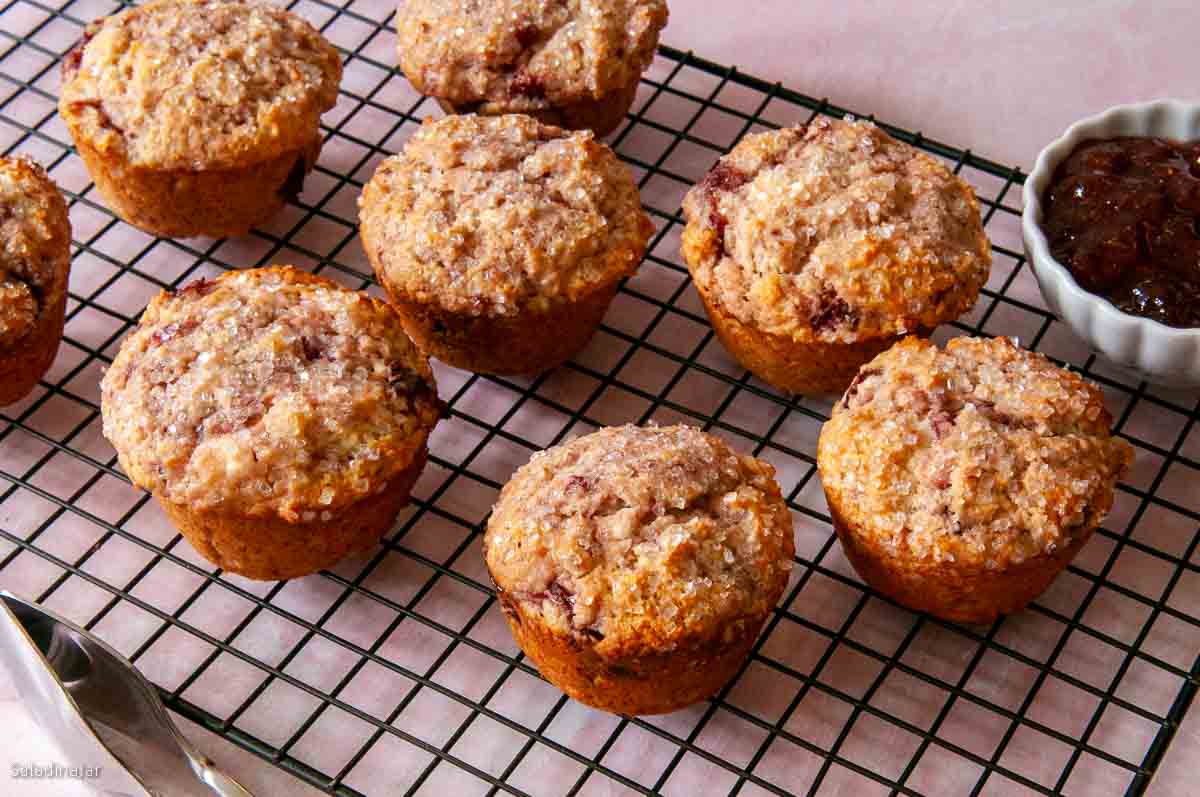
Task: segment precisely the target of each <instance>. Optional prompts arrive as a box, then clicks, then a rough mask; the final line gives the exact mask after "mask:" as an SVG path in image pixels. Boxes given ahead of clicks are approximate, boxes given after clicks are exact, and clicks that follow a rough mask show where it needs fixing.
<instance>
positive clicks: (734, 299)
mask: <svg viewBox="0 0 1200 797" xmlns="http://www.w3.org/2000/svg"><path fill="white" fill-rule="evenodd" d="M683 209H684V215H685V217H686V218H687V221H688V226H687V229H686V231H685V234H684V254H685V257H686V259H687V261H688V264H689V265H690V266H691V268H692V273H693V276H694V278H695V279H696V281H697V282H698V283H699V284H702V285H703V286H704V287H705V289H706V290H707V291H708V293H709V294H710V295H711V296H713V297H715V298H716V299H717V300H718V301H719V302H720V303H721V304H722V305H723V306H724V307H725V308H726V309H727V310H728V312H729V313H731V314H732V315H733V316H734V317H736V318H738V319H739V320H741V321H742V322H743V323H746V324H751V325H753V326H756V327H757V328H759V329H761V330H763V331H765V332H770V333H773V334H778V335H786V336H790V337H792V338H794V339H796V340H800V341H809V340H820V341H825V342H838V341H840V342H847V343H849V342H854V341H856V340H862V339H864V338H868V337H882V336H888V335H896V334H906V333H909V332H912V331H914V330H916V329H917V328H918V327H927V328H933V327H935V326H937V325H938V324H939V323H941V322H944V321H947V320H951V319H953V318H956V317H958V316H959V315H961V314H962V313H964V312H966V311H967V310H968V309H970V308H971V306H973V305H974V304H975V300H976V299H977V298H978V295H979V289H980V287H981V286H982V285H983V283H984V282H985V281H986V280H987V275H988V271H989V270H990V267H991V254H990V247H989V244H988V241H987V238H986V236H985V235H984V233H983V228H982V225H981V224H980V217H979V205H978V202H977V201H976V199H975V195H974V193H973V192H972V191H971V189H970V187H969V186H967V184H966V183H964V182H963V181H962V180H960V179H959V178H958V177H956V176H955V175H954V174H953V173H952V172H951V171H950V170H949V169H947V168H946V167H945V166H943V165H942V164H941V163H939V162H938V161H936V160H934V159H933V158H931V157H929V156H928V155H925V154H923V153H921V152H918V151H917V150H916V149H915V148H913V147H911V146H909V145H908V144H904V143H902V142H899V141H896V140H895V139H893V138H892V137H891V136H889V135H887V134H886V133H884V132H883V131H882V130H880V129H879V128H877V127H876V126H875V125H873V124H871V123H869V122H848V121H842V120H830V119H827V118H824V117H822V118H819V119H817V120H815V121H813V122H812V123H811V124H809V125H807V126H806V127H799V128H790V129H783V130H776V131H771V132H766V133H760V134H756V135H752V136H747V137H746V138H745V139H743V140H742V142H741V143H739V144H738V145H737V146H736V147H734V149H733V151H732V152H730V153H729V154H728V155H726V156H725V157H723V158H721V160H720V161H719V162H718V163H717V165H716V166H715V167H714V168H713V169H712V171H711V172H710V173H709V174H708V176H707V177H706V178H705V179H704V180H703V181H701V182H700V183H699V184H698V185H696V186H695V187H693V188H692V190H691V191H689V192H688V195H687V197H686V198H685V200H684V204H683Z"/></svg>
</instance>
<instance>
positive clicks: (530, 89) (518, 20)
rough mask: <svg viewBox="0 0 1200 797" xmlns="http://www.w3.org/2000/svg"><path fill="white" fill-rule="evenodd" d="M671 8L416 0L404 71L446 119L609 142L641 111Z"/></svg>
mask: <svg viewBox="0 0 1200 797" xmlns="http://www.w3.org/2000/svg"><path fill="white" fill-rule="evenodd" d="M666 24H667V4H666V2H665V0H571V2H560V3H549V2H545V0H484V1H483V2H476V3H468V4H463V3H458V2H450V0H407V2H402V3H400V10H399V11H398V12H397V17H396V31H397V50H398V52H399V56H400V68H401V69H402V70H403V71H404V74H405V76H407V77H408V79H409V81H410V82H411V83H412V84H413V86H415V87H416V89H417V90H418V91H420V92H421V93H422V94H428V95H430V96H431V97H434V98H436V99H437V100H438V103H439V104H440V105H441V106H442V109H443V110H445V111H446V112H447V113H479V114H488V115H491V114H506V113H524V114H529V115H530V116H533V117H536V118H537V119H539V120H540V121H542V122H545V123H547V124H552V125H559V126H561V127H567V128H570V129H572V130H591V131H593V132H595V134H596V135H598V136H605V135H608V134H609V133H611V132H612V131H613V130H616V129H617V126H618V125H620V124H621V120H622V119H624V118H625V114H626V113H627V112H628V111H629V108H630V106H632V105H633V100H634V97H635V96H636V94H637V87H638V81H639V80H640V79H641V75H642V72H643V71H645V69H646V67H647V66H649V64H650V61H651V60H652V59H653V58H654V50H655V48H656V47H657V46H658V34H659V32H660V31H661V30H662V29H663V26H664V25H666Z"/></svg>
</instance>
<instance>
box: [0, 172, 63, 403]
mask: <svg viewBox="0 0 1200 797" xmlns="http://www.w3.org/2000/svg"><path fill="white" fill-rule="evenodd" d="M70 268H71V224H70V222H69V221H68V219H67V203H66V202H65V201H64V200H63V198H62V194H60V193H59V192H58V188H57V186H55V185H54V182H53V181H52V180H51V179H50V177H49V176H48V175H47V174H46V172H45V170H44V169H42V167H41V166H39V165H38V164H36V163H34V162H33V161H31V160H27V159H25V158H0V406H4V405H7V404H12V403H13V402H15V401H19V400H20V399H22V398H24V397H25V396H26V395H28V394H29V391H31V390H33V388H34V386H35V385H36V384H37V383H38V380H39V379H41V378H42V375H43V374H44V373H46V369H48V368H49V367H50V364H51V363H53V362H54V355H55V354H56V353H57V352H58V344H59V342H60V341H61V340H62V336H63V314H64V312H65V311H66V307H67V275H68V272H69V271H70Z"/></svg>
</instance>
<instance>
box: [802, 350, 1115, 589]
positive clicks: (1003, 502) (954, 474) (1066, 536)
mask: <svg viewBox="0 0 1200 797" xmlns="http://www.w3.org/2000/svg"><path fill="white" fill-rule="evenodd" d="M1111 422H1112V418H1111V417H1110V416H1109V414H1108V412H1107V411H1106V410H1105V408H1104V397H1103V395H1102V394H1101V393H1100V391H1099V390H1098V389H1097V388H1096V387H1094V386H1092V385H1091V384H1089V383H1087V382H1085V381H1084V380H1083V379H1081V378H1080V377H1079V376H1077V375H1075V374H1073V373H1071V372H1069V371H1066V370H1064V369H1062V368H1059V367H1057V366H1055V365H1054V364H1053V363H1051V362H1050V361H1049V360H1047V359H1046V358H1045V357H1043V356H1042V355H1040V354H1035V353H1033V352H1029V351H1025V350H1024V349H1021V348H1018V347H1017V346H1016V345H1015V344H1013V343H1012V342H1011V341H1010V340H1008V339H1007V338H994V339H984V338H956V339H954V340H951V341H950V342H949V343H948V344H947V346H946V348H945V349H939V348H938V347H937V346H936V345H935V344H933V343H930V342H929V341H926V340H919V339H916V338H906V339H905V340H903V341H902V342H900V343H898V344H897V345H896V346H893V347H892V348H891V349H889V350H888V351H886V352H884V353H883V354H881V355H879V356H878V357H876V358H875V359H874V360H873V361H871V362H870V363H868V364H867V365H866V366H864V367H863V369H862V370H861V371H860V372H859V375H858V377H857V379H856V380H855V382H854V383H853V384H852V385H851V386H850V388H849V389H848V390H847V391H846V395H845V396H844V397H843V399H842V400H841V401H840V402H838V404H837V406H836V407H835V408H834V411H833V417H832V418H830V420H829V422H828V423H827V424H825V427H824V429H822V431H821V440H820V444H819V450H818V461H819V464H820V470H821V479H822V481H823V482H824V484H825V489H826V491H828V492H829V493H830V494H831V496H835V497H836V501H837V506H838V508H839V509H840V510H841V512H842V515H843V517H844V519H845V520H846V521H847V522H849V523H851V524H854V525H855V526H856V527H857V528H860V529H865V530H866V533H870V534H873V535H877V537H878V538H879V539H880V540H881V541H882V542H883V543H884V544H885V545H886V546H887V547H889V548H890V549H891V550H893V551H895V553H896V555H898V556H906V557H911V558H912V559H915V560H925V561H932V562H941V561H958V562H959V563H960V564H967V563H970V564H974V565H977V566H980V567H988V568H994V567H1004V566H1007V565H1010V564H1018V563H1020V562H1022V561H1024V560H1025V559H1027V558H1029V557H1031V556H1036V555H1039V554H1043V553H1045V554H1050V553H1053V552H1054V551H1056V550H1058V549H1059V548H1062V547H1065V546H1067V545H1069V544H1070V543H1071V542H1072V541H1073V540H1074V535H1075V534H1076V533H1077V532H1080V531H1090V530H1091V529H1092V528H1094V526H1095V525H1096V524H1098V523H1099V522H1100V520H1101V519H1102V518H1103V517H1104V515H1105V513H1107V512H1108V510H1109V509H1110V508H1111V507H1112V499H1113V487H1114V484H1115V483H1116V481H1117V479H1118V478H1120V477H1121V475H1122V474H1123V473H1124V472H1125V469H1126V467H1127V466H1128V465H1129V463H1130V462H1131V461H1132V459H1133V449H1132V447H1131V446H1130V445H1129V444H1128V443H1126V442H1125V441H1124V440H1121V439H1118V438H1114V437H1113V436H1112V435H1111V434H1110V433H1109V425H1110V424H1111Z"/></svg>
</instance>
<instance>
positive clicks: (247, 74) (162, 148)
mask: <svg viewBox="0 0 1200 797" xmlns="http://www.w3.org/2000/svg"><path fill="white" fill-rule="evenodd" d="M341 76H342V65H341V60H340V59H339V57H338V53H337V51H336V50H335V49H334V48H333V46H332V45H331V44H329V42H327V41H325V39H324V38H322V37H321V35H320V34H319V33H317V31H316V30H315V29H314V28H313V27H312V26H311V25H309V24H308V23H307V22H305V21H304V20H302V19H300V18H299V17H298V16H296V15H294V14H290V13H288V12H286V11H283V10H281V9H278V8H275V7H273V6H269V5H260V4H257V3H244V2H238V1H237V0H153V2H149V3H146V4H145V5H141V6H137V7H136V8H130V9H127V10H125V11H122V12H121V13H119V14H115V15H113V16H110V17H105V18H104V19H100V20H97V21H96V22H93V23H92V24H91V25H89V26H88V27H87V30H86V32H85V33H84V37H83V40H82V41H81V42H80V43H79V45H78V46H77V47H76V48H75V49H74V50H72V51H71V53H69V54H68V55H67V57H66V59H65V60H64V61H63V66H62V77H63V82H62V91H61V96H60V97H59V102H58V111H59V113H60V114H61V115H62V118H63V120H64V121H65V122H66V124H67V129H68V130H70V132H71V137H72V138H73V139H74V141H75V146H76V148H77V149H78V150H79V155H80V157H82V158H83V161H84V163H85V164H86V165H87V169H88V172H89V173H90V174H91V176H92V180H94V181H95V183H96V187H97V188H98V189H99V190H100V193H101V195H102V196H103V197H104V200H105V201H106V202H107V203H108V206H109V208H110V209H111V210H112V211H113V212H114V213H116V214H117V215H118V216H120V217H121V218H122V219H124V220H125V221H127V222H129V223H130V224H133V225H134V226H136V227H140V228H141V229H143V230H145V231H146V232H148V233H152V234H154V235H163V236H175V237H181V238H182V237H187V236H193V235H207V236H212V237H220V236H225V235H239V234H243V233H245V232H247V231H248V230H249V229H250V228H251V227H253V226H254V225H256V224H261V223H263V222H265V221H266V220H267V219H269V218H270V217H271V216H272V215H273V214H274V213H275V212H276V211H278V210H279V209H280V208H281V207H283V203H284V201H285V200H287V199H292V198H294V197H295V196H296V195H297V194H299V193H300V190H301V188H302V186H303V182H304V176H305V175H306V174H308V172H310V171H311V170H312V168H313V164H314V163H316V160H317V155H318V153H319V152H320V150H321V135H320V131H319V130H318V124H319V121H320V118H321V114H322V113H323V112H325V111H327V110H329V109H330V108H331V107H333V104H334V102H335V100H336V99H337V91H338V82H339V81H340V80H341Z"/></svg>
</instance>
